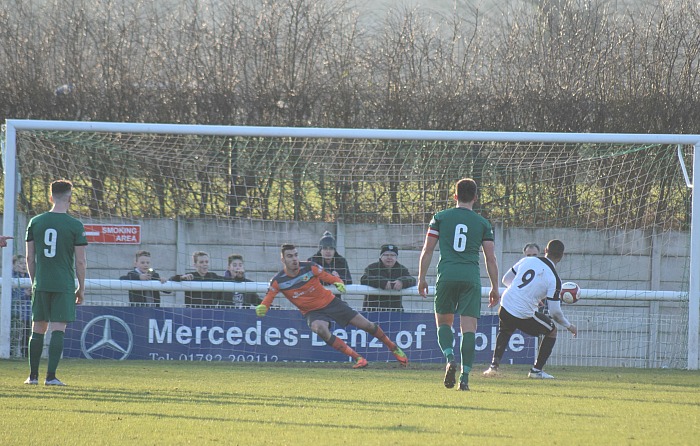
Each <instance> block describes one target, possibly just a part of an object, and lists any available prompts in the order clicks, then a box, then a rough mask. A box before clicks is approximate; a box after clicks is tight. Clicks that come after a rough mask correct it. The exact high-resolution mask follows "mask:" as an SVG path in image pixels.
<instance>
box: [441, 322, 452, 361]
mask: <svg viewBox="0 0 700 446" xmlns="http://www.w3.org/2000/svg"><path fill="white" fill-rule="evenodd" d="M437 335H438V345H439V346H440V350H442V354H443V355H445V358H447V361H448V362H451V361H454V359H455V355H454V350H453V348H452V345H453V344H454V342H455V335H454V334H453V333H452V327H450V326H449V325H440V326H439V327H438V330H437Z"/></svg>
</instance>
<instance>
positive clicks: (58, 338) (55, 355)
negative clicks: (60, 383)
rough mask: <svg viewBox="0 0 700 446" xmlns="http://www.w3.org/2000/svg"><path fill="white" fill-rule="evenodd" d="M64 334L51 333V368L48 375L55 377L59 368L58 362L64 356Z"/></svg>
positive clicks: (59, 332) (60, 332)
mask: <svg viewBox="0 0 700 446" xmlns="http://www.w3.org/2000/svg"><path fill="white" fill-rule="evenodd" d="M63 335H64V334H63V332H62V331H54V332H52V333H51V341H49V366H48V369H47V375H52V376H53V375H55V374H56V369H57V368H58V361H59V360H60V359H61V355H62V354H63Z"/></svg>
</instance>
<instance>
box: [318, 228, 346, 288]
mask: <svg viewBox="0 0 700 446" xmlns="http://www.w3.org/2000/svg"><path fill="white" fill-rule="evenodd" d="M335 248H336V245H335V238H333V235H332V234H331V233H330V232H328V231H326V232H324V233H323V237H321V240H320V241H319V242H318V251H317V252H316V254H314V255H312V256H311V257H309V261H310V262H314V263H317V264H319V265H321V267H322V268H323V269H324V270H325V271H328V272H329V273H331V274H332V275H334V276H335V277H337V278H339V279H340V280H342V281H343V283H345V285H352V276H351V275H350V268H348V262H347V261H346V260H345V257H343V256H341V255H340V254H338V251H337V250H336V249H335ZM321 283H322V284H323V286H330V285H332V284H331V283H327V282H324V281H321ZM335 297H340V294H336V295H335Z"/></svg>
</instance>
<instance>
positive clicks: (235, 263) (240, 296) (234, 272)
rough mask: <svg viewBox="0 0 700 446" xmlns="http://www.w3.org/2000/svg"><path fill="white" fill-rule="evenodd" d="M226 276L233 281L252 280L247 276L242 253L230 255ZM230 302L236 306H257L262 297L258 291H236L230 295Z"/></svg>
mask: <svg viewBox="0 0 700 446" xmlns="http://www.w3.org/2000/svg"><path fill="white" fill-rule="evenodd" d="M224 277H226V278H227V279H231V280H232V281H233V282H238V283H241V282H252V280H250V279H246V277H245V266H244V264H243V256H242V255H240V254H231V255H230V256H228V268H227V269H226V272H224ZM230 302H231V303H232V305H233V306H234V307H235V308H250V307H256V306H258V305H260V303H262V299H260V296H258V295H257V294H256V293H241V292H238V291H236V292H234V293H233V294H232V295H231V297H230Z"/></svg>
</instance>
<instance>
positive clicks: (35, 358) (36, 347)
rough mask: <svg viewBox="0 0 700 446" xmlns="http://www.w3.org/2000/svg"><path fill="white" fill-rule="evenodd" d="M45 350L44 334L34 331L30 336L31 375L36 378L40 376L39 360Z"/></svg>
mask: <svg viewBox="0 0 700 446" xmlns="http://www.w3.org/2000/svg"><path fill="white" fill-rule="evenodd" d="M43 350H44V334H43V333H34V332H32V335H31V336H30V337H29V376H31V377H32V378H36V377H38V376H39V362H40V361H41V352H42V351H43Z"/></svg>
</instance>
